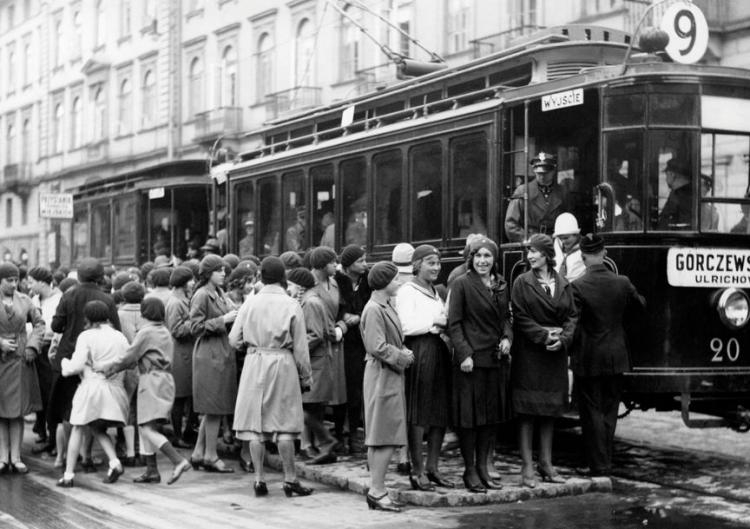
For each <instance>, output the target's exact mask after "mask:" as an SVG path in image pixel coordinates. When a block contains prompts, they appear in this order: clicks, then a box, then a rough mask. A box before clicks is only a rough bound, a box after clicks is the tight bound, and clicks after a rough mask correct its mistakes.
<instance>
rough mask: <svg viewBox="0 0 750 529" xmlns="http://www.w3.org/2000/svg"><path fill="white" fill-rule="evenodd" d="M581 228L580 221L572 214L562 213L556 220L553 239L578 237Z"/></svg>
mask: <svg viewBox="0 0 750 529" xmlns="http://www.w3.org/2000/svg"><path fill="white" fill-rule="evenodd" d="M579 233H581V228H579V227H578V221H577V220H576V218H575V215H573V214H572V213H560V214H559V215H558V216H557V218H556V219H555V233H554V234H553V235H552V236H553V237H558V236H560V235H578V234H579Z"/></svg>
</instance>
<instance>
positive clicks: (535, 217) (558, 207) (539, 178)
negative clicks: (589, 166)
mask: <svg viewBox="0 0 750 529" xmlns="http://www.w3.org/2000/svg"><path fill="white" fill-rule="evenodd" d="M531 166H532V167H533V168H534V174H535V175H536V178H535V179H533V180H531V181H529V183H528V184H521V185H520V186H518V187H517V188H516V190H515V191H514V192H513V196H512V197H510V203H509V204H508V211H507V213H506V214H505V235H507V237H508V239H509V240H510V241H513V242H519V241H523V240H524V239H525V238H527V237H529V236H531V235H533V234H535V233H546V234H548V235H550V236H551V235H552V232H553V231H554V227H555V219H556V218H557V216H558V215H560V213H565V212H566V211H568V212H569V211H571V210H572V203H571V195H570V192H569V190H568V185H567V182H566V183H558V182H557V158H556V157H555V156H553V155H552V154H548V153H545V152H540V153H539V154H538V155H537V156H536V158H534V159H532V160H531ZM527 188H528V195H529V199H528V214H527V220H528V225H527V230H526V231H524V226H523V223H524V207H526V206H525V204H524V195H525V193H526V189H527Z"/></svg>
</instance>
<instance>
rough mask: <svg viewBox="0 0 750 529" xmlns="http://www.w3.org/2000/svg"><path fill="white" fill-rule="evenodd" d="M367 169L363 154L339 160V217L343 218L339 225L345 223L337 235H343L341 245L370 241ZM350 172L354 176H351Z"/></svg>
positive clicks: (365, 245)
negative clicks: (344, 228) (344, 227)
mask: <svg viewBox="0 0 750 529" xmlns="http://www.w3.org/2000/svg"><path fill="white" fill-rule="evenodd" d="M350 168H351V169H350ZM369 169H370V166H369V165H368V161H367V158H366V157H364V156H357V157H355V158H347V159H345V160H342V161H341V162H339V165H338V175H339V181H340V182H341V198H342V200H341V218H342V220H343V222H342V223H341V225H342V226H343V225H344V224H346V230H344V231H343V233H341V234H339V236H341V235H343V246H348V245H350V244H356V245H359V246H363V247H368V244H369V242H370V236H369V227H370V224H371V222H368V218H371V217H370V211H369V205H370V192H369V189H370V187H369V185H368V184H369V172H370V171H369ZM352 174H353V175H354V176H351V175H352ZM353 184H354V185H353ZM337 218H339V217H337ZM339 231H342V230H339Z"/></svg>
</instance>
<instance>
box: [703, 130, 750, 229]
mask: <svg viewBox="0 0 750 529" xmlns="http://www.w3.org/2000/svg"><path fill="white" fill-rule="evenodd" d="M748 152H750V136H749V135H747V134H702V135H701V207H700V215H701V223H700V225H701V230H702V231H718V232H722V233H745V234H747V233H750V205H748V204H743V203H741V202H740V199H746V198H750V188H749V187H748V165H747V161H746V158H745V157H746V156H747V153H748ZM713 199H724V200H721V201H718V202H717V201H714V200H713ZM726 199H737V202H735V203H732V202H726Z"/></svg>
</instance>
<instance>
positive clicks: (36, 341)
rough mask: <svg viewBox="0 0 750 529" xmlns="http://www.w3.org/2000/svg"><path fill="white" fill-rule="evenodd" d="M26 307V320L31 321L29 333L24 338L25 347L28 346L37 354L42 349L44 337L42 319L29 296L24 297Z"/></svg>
mask: <svg viewBox="0 0 750 529" xmlns="http://www.w3.org/2000/svg"><path fill="white" fill-rule="evenodd" d="M26 307H27V310H28V313H27V314H28V317H27V321H28V322H29V323H31V333H29V335H28V337H27V339H26V347H30V348H31V349H33V350H34V351H35V352H36V353H37V354H39V351H41V350H42V348H41V345H42V338H44V330H45V324H44V320H43V319H42V313H41V312H40V311H39V309H38V308H36V307H35V306H34V304H33V303H32V302H31V299H29V298H26Z"/></svg>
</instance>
